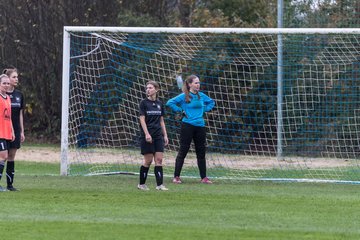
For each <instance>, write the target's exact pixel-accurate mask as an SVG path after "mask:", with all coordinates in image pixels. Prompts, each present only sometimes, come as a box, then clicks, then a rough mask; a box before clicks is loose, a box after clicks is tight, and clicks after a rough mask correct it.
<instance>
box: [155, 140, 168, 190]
mask: <svg viewBox="0 0 360 240" xmlns="http://www.w3.org/2000/svg"><path fill="white" fill-rule="evenodd" d="M154 145H155V151H156V152H155V155H154V161H155V167H154V174H155V179H156V189H157V190H163V191H166V190H168V189H167V188H166V187H165V186H164V184H163V183H164V176H163V175H164V174H163V165H162V163H163V157H164V139H162V138H161V139H155V140H154Z"/></svg>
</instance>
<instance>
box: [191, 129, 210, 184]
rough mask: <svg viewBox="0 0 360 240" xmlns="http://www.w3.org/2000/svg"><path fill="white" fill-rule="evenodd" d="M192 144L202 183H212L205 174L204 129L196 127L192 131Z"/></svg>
mask: <svg viewBox="0 0 360 240" xmlns="http://www.w3.org/2000/svg"><path fill="white" fill-rule="evenodd" d="M194 145H195V152H196V159H197V165H198V168H199V173H200V178H201V182H202V183H212V182H211V181H210V180H209V179H208V177H207V176H206V158H205V154H206V129H205V127H197V128H196V131H195V132H194Z"/></svg>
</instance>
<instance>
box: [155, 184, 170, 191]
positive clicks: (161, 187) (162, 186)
mask: <svg viewBox="0 0 360 240" xmlns="http://www.w3.org/2000/svg"><path fill="white" fill-rule="evenodd" d="M156 190H160V191H167V190H169V189H168V188H166V187H165V186H164V185H162V184H161V185H160V186H157V187H156Z"/></svg>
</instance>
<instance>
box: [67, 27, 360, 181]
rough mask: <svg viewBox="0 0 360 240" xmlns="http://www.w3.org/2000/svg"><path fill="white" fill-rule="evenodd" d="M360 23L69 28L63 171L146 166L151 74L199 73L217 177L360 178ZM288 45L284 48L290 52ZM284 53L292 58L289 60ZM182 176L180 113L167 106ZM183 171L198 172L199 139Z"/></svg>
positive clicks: (171, 89) (159, 77)
mask: <svg viewBox="0 0 360 240" xmlns="http://www.w3.org/2000/svg"><path fill="white" fill-rule="evenodd" d="M359 33H360V29H342V30H341V29H216V28H215V29H201V28H199V29H194V28H189V29H187V28H105V27H103V28H100V27H99V28H97V27H87V28H86V27H65V28H64V59H63V63H64V70H63V72H64V74H63V112H62V113H63V119H62V157H61V158H62V159H61V173H62V174H64V175H65V174H70V175H92V174H112V173H125V174H137V173H138V171H139V167H140V165H141V164H142V161H143V157H142V155H141V154H140V149H139V113H138V112H139V111H138V109H139V103H140V101H141V100H142V99H143V98H145V83H146V82H147V81H149V80H154V81H157V82H159V83H160V88H161V91H160V100H161V101H163V102H164V103H166V101H167V100H168V99H170V98H172V97H174V96H176V95H177V94H179V93H181V90H180V89H179V87H178V84H177V78H179V76H181V77H182V78H185V77H186V76H188V75H190V74H196V75H198V76H199V78H200V80H201V89H202V91H203V92H204V93H206V94H207V95H208V96H210V97H211V98H213V99H214V100H215V102H216V106H215V108H214V109H213V111H212V112H209V113H207V114H206V115H205V119H206V126H207V127H206V128H207V156H206V158H207V168H208V170H207V171H208V176H209V177H211V178H219V179H272V180H276V179H279V180H296V181H302V180H308V181H350V182H354V181H359V180H360V168H359V165H360V162H359V156H360V142H359V136H360V116H359V114H360V81H359V78H360V62H359V60H360V42H359V35H358V34H359ZM280 50H281V51H280ZM279 60H281V61H279ZM165 123H166V127H167V131H168V136H169V140H170V143H169V146H168V147H167V148H166V150H165V153H164V161H163V162H164V173H165V174H166V175H168V176H172V174H173V170H174V161H175V157H176V154H177V150H178V147H179V127H180V124H181V120H180V119H179V118H178V116H176V115H174V113H173V112H172V111H171V110H170V109H166V116H165ZM181 175H182V177H195V178H198V177H199V173H198V168H197V164H196V156H195V153H194V148H193V146H192V147H191V150H190V152H189V154H188V155H187V158H186V159H185V164H184V169H183V171H182V174H181Z"/></svg>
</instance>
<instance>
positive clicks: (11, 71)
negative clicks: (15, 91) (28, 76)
mask: <svg viewBox="0 0 360 240" xmlns="http://www.w3.org/2000/svg"><path fill="white" fill-rule="evenodd" d="M14 72H16V73H18V70H17V69H16V68H5V69H4V70H3V73H4V74H6V75H7V76H8V77H10V76H11V74H13V73H14Z"/></svg>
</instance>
